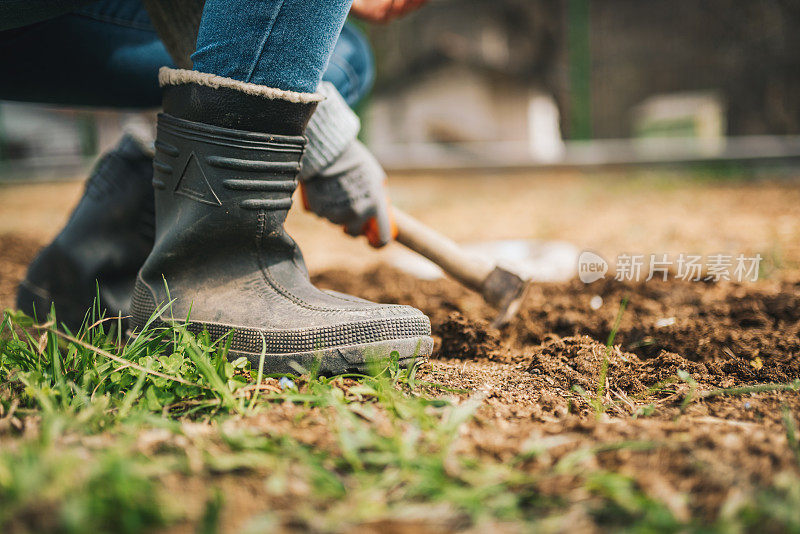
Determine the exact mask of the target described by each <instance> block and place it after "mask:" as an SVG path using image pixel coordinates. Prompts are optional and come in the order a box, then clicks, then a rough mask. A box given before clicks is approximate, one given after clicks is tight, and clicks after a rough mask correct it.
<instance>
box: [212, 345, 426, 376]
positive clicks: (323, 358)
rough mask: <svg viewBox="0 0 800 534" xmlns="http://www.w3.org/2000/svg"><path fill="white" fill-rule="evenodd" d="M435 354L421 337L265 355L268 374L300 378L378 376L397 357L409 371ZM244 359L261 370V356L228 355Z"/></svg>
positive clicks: (241, 353) (252, 367) (265, 369)
mask: <svg viewBox="0 0 800 534" xmlns="http://www.w3.org/2000/svg"><path fill="white" fill-rule="evenodd" d="M432 352H433V338H432V337H430V336H421V337H412V338H406V339H393V340H388V341H378V342H375V343H362V344H359V345H347V346H342V347H334V348H330V349H320V350H317V351H313V352H295V353H288V354H265V355H263V359H264V373H265V374H286V373H291V374H296V375H299V374H305V373H307V372H310V371H313V370H315V369H316V372H317V374H319V375H324V376H332V375H341V374H346V373H365V374H374V373H376V372H380V371H382V370H383V369H384V368H385V367H386V365H387V364H388V363H389V362H391V361H392V360H393V359H395V358H396V359H397V362H398V364H399V365H400V367H404V368H405V367H411V366H412V365H414V364H415V363H422V362H424V361H427V360H428V356H430V355H431V353H432ZM242 356H244V357H245V358H247V360H248V361H249V362H250V367H251V369H258V367H259V364H260V362H261V359H262V355H261V354H254V353H252V352H244V351H234V350H231V351H230V352H228V360H230V361H232V360H236V359H238V358H240V357H242Z"/></svg>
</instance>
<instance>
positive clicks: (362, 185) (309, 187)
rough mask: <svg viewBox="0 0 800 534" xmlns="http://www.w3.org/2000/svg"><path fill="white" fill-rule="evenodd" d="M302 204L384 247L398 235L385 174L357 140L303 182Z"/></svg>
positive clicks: (370, 242) (301, 186)
mask: <svg viewBox="0 0 800 534" xmlns="http://www.w3.org/2000/svg"><path fill="white" fill-rule="evenodd" d="M300 194H301V196H302V200H303V206H304V207H305V208H306V209H307V210H310V211H312V212H314V213H316V214H317V215H319V216H320V217H324V218H326V219H328V220H329V221H331V222H333V223H334V224H340V225H343V226H344V229H345V231H346V232H347V233H348V234H350V235H352V236H357V235H361V234H364V235H366V236H367V240H368V241H369V244H370V245H372V246H373V247H382V246H384V245H386V244H387V243H389V242H390V241H391V240H392V239H393V238H394V237H395V236H396V234H397V231H396V229H395V227H394V223H393V220H392V216H391V208H390V206H389V197H388V195H387V192H386V173H385V172H384V171H383V168H382V167H381V165H380V163H378V161H377V160H376V159H375V157H374V156H373V155H372V154H371V153H370V151H369V150H368V149H367V147H365V146H364V145H363V144H361V142H359V141H358V140H353V142H352V143H350V145H349V146H348V147H347V148H346V149H345V150H344V152H342V154H341V155H340V156H339V157H338V158H337V159H336V160H335V161H334V162H333V163H331V164H330V165H328V166H327V167H325V168H323V169H321V170H320V171H319V172H317V173H316V174H315V175H313V176H311V177H308V178H305V179H303V180H302V181H301V183H300Z"/></svg>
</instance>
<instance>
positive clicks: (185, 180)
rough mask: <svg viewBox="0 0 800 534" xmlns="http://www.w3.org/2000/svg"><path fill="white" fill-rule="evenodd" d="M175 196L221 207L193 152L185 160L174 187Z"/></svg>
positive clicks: (220, 202)
mask: <svg viewBox="0 0 800 534" xmlns="http://www.w3.org/2000/svg"><path fill="white" fill-rule="evenodd" d="M175 194H177V195H183V196H186V197H189V198H191V199H192V200H196V201H197V202H202V203H203V204H210V205H212V206H222V201H221V200H220V199H219V197H218V196H217V194H216V193H215V192H214V189H212V188H211V184H210V183H209V182H208V178H206V173H205V172H203V167H202V166H201V165H200V161H198V158H197V156H195V154H194V152H192V153H191V154H190V155H189V159H188V160H186V165H185V166H184V167H183V172H182V173H181V177H180V179H178V185H176V186H175Z"/></svg>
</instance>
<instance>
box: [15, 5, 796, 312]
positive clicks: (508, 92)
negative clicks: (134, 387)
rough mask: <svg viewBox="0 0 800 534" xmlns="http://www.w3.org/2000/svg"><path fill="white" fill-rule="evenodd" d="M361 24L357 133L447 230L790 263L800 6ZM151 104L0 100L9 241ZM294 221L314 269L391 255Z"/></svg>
mask: <svg viewBox="0 0 800 534" xmlns="http://www.w3.org/2000/svg"><path fill="white" fill-rule="evenodd" d="M357 24H358V27H359V28H361V29H362V30H363V31H364V32H365V33H366V34H367V36H368V37H369V40H370V42H371V43H372V46H373V49H374V56H375V63H376V70H377V74H376V80H375V84H374V88H373V91H372V93H371V95H370V96H369V97H368V98H367V99H366V100H365V101H363V102H362V103H360V104H359V107H358V109H357V112H358V113H359V115H360V116H361V118H362V123H363V131H362V134H361V135H362V138H363V140H364V141H365V142H366V144H367V145H368V146H369V147H370V148H371V149H372V150H373V151H374V152H375V154H376V155H377V157H378V159H379V160H380V161H381V162H382V163H383V164H384V166H385V168H386V169H387V171H388V172H389V174H390V178H391V180H390V184H391V191H392V196H393V199H394V201H395V202H396V203H397V204H398V205H400V206H402V207H404V208H405V209H407V210H408V211H410V212H412V213H413V214H415V215H417V216H418V217H420V218H421V219H422V220H423V221H425V222H427V223H429V224H431V225H434V226H435V227H437V228H439V229H440V230H441V231H443V232H444V233H447V234H448V235H450V236H452V237H454V238H455V239H458V240H461V241H476V240H477V241H479V240H497V239H527V240H540V241H541V242H549V241H553V240H555V241H559V242H565V243H568V244H569V245H570V246H571V247H573V249H571V250H572V251H573V252H574V250H579V249H583V248H590V249H592V250H595V251H599V252H600V253H602V254H605V255H607V256H610V257H614V256H615V255H616V254H618V253H620V252H624V251H628V252H641V253H645V254H648V253H676V254H677V253H682V252H685V253H717V252H730V253H734V254H736V253H760V254H762V255H763V256H764V257H765V258H767V261H765V265H766V270H765V274H766V275H769V273H770V272H779V271H781V270H784V271H785V270H786V269H789V270H790V271H791V270H795V269H796V266H797V265H798V261H799V260H800V245H798V243H800V239H798V238H800V192H799V191H798V187H797V184H798V182H797V177H798V172H797V169H798V167H797V163H798V161H800V159H799V158H800V1H797V0H758V1H748V2H740V1H739V2H737V1H734V0H707V1H703V2H691V1H675V0H649V1H647V2H642V1H640V0H603V1H602V2H600V1H595V2H590V0H468V1H467V0H432V1H431V2H429V3H428V4H427V5H425V6H424V7H423V8H421V9H420V10H419V11H416V12H414V13H412V14H411V15H409V16H407V17H405V18H402V19H400V20H397V21H393V22H392V23H390V24H387V25H373V24H366V23H362V22H357ZM152 117H153V113H152V112H151V113H126V112H120V111H112V110H89V109H62V108H55V107H52V106H38V105H32V104H22V103H16V102H2V103H0V183H2V184H4V185H0V234H3V235H13V236H23V238H24V239H23V241H24V240H28V241H29V242H32V243H34V244H35V246H34V245H30V246H27V245H25V246H22V248H23V249H25V250H28V249H34V250H35V248H36V246H39V245H40V244H42V243H44V242H46V241H47V240H48V239H50V238H51V237H52V236H53V235H54V234H55V233H56V232H57V231H58V230H59V228H60V226H61V225H62V224H63V222H64V221H65V220H66V218H67V216H68V215H69V211H70V210H71V208H72V206H73V205H74V203H75V202H76V201H77V199H78V198H79V196H80V192H81V185H80V184H81V180H83V179H85V177H86V176H87V175H88V170H89V168H90V166H91V164H92V162H93V161H94V160H95V158H96V156H97V155H98V154H99V153H101V152H102V151H103V150H105V149H107V148H109V147H111V146H113V145H114V144H115V143H116V141H117V140H118V139H119V136H120V134H121V131H122V129H123V127H131V125H133V126H134V127H136V126H137V125H138V127H142V126H143V125H145V126H146V125H147V124H149V123H150V121H152ZM290 226H291V227H292V232H293V235H295V236H296V237H297V238H298V241H300V243H301V244H302V245H303V246H304V250H305V251H306V255H307V259H308V263H309V265H310V267H311V268H312V270H314V269H317V270H318V269H323V268H328V267H341V266H346V267H348V268H367V267H369V266H370V265H374V264H375V263H379V262H383V261H388V260H390V259H391V256H390V255H391V254H393V252H392V250H393V249H394V248H396V246H395V247H388V248H389V250H388V251H382V252H380V253H379V254H373V253H371V252H370V251H369V249H368V248H367V247H366V245H364V244H363V242H362V241H354V240H350V239H347V238H345V237H343V236H342V234H341V231H340V230H339V229H338V228H333V227H332V226H330V225H326V224H325V223H323V222H322V221H319V220H317V219H316V218H314V217H313V216H309V215H307V214H303V213H301V210H292V214H291V215H290ZM15 239H16V238H15ZM21 239H22V238H21ZM28 241H26V242H28ZM4 243H5V245H4V246H5V247H6V249H7V250H10V248H9V247H10V246H11V245H10V244H9V243H11V241H8V240H6V241H5V242H4ZM26 247H27V248H26ZM31 254H32V252H20V253H19V254H17V256H19V258H20V260H19V262H18V264H19V265H18V266H17V267H14V269H16V270H15V271H14V272H15V273H17V271H21V270H22V269H23V267H24V263H25V262H26V261H27V259H28V258H29V257H30V256H31ZM19 276H21V272H20V273H17V274H14V275H13V276H11V277H10V278H9V279H13V278H18V277H19ZM5 291H6V293H9V292H10V291H11V289H9V288H7V289H6V290H5ZM2 293H3V290H2V288H0V297H2ZM0 300H2V299H1V298H0Z"/></svg>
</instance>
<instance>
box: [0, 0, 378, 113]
mask: <svg viewBox="0 0 800 534" xmlns="http://www.w3.org/2000/svg"><path fill="white" fill-rule="evenodd" d="M7 1H8V0H0V6H1V5H2V4H3V3H4V2H7ZM226 1H227V0H226ZM240 1H243V0H240ZM251 1H252V0H251ZM215 2H216V3H217V4H219V3H221V2H222V0H215ZM273 3H274V2H266V4H269V5H272V4H273ZM207 9H208V6H207ZM277 15H278V16H277V17H276V20H275V21H273V24H272V26H271V28H272V31H271V32H270V31H264V33H265V35H266V36H269V35H271V34H272V33H274V32H275V31H277V28H278V27H279V26H281V24H283V22H282V19H281V18H280V13H278V14H277ZM206 18H207V16H206V13H204V24H205V19H206ZM284 18H285V17H284ZM218 30H219V28H218ZM262 30H263V28H262ZM202 31H205V32H206V33H205V34H204V35H205V36H204V39H205V40H206V41H205V42H208V40H209V39H211V37H210V36H209V33H208V32H209V29H208V28H206V29H205V30H203V29H202V28H201V32H202ZM282 32H284V33H283V35H284V36H285V35H286V34H285V28H284V30H282ZM284 39H285V37H284ZM267 41H269V39H267ZM326 42H327V41H326ZM235 44H237V45H238V46H246V47H247V48H248V50H249V51H250V52H249V60H247V61H244V60H242V58H243V57H244V56H243V55H242V54H239V55H233V56H231V57H228V56H225V57H221V55H222V54H233V46H234V45H235ZM266 45H269V47H270V48H269V49H267V48H264V47H262V48H260V50H261V51H262V54H261V56H260V57H259V58H258V61H255V60H254V59H253V58H254V56H255V52H254V51H255V49H256V47H255V46H254V45H253V44H252V43H250V44H248V43H246V42H244V41H240V42H238V43H231V42H227V41H226V44H225V47H226V48H225V49H224V50H223V49H219V50H217V52H213V53H212V52H211V51H210V50H206V52H204V53H203V54H201V55H200V57H199V58H195V68H196V69H197V70H203V69H208V70H206V72H212V73H213V74H219V75H221V76H225V75H230V74H231V73H232V72H228V70H225V68H224V65H223V66H222V67H216V66H214V65H213V64H212V63H213V61H217V62H218V63H223V64H224V63H228V64H230V65H231V67H229V68H228V69H230V70H231V71H234V70H236V71H237V72H243V71H244V69H245V68H246V67H249V68H251V69H252V74H253V77H251V79H250V81H254V82H256V83H264V84H265V85H271V84H273V85H271V86H273V87H274V86H278V87H281V88H290V89H291V90H307V88H308V87H311V84H312V83H313V84H314V85H313V87H314V88H315V87H316V81H318V80H317V78H316V77H317V76H318V70H319V68H320V67H319V63H320V62H321V59H320V58H319V55H318V54H317V56H314V57H316V58H317V59H316V62H311V63H313V65H311V66H310V67H304V66H303V65H306V64H307V63H308V60H303V59H302V58H297V57H285V56H283V55H280V53H279V52H280V51H278V52H277V53H276V52H275V51H274V50H272V47H274V46H275V43H274V42H273V41H269V42H266V43H265V46H266ZM204 46H205V45H204ZM198 51H200V49H198ZM214 54H216V55H218V56H220V57H218V58H217V59H216V60H213V57H212V56H214ZM297 55H298V53H295V56H297ZM203 56H205V57H203ZM0 58H1V59H0V73H2V75H0V99H5V100H19V101H26V102H42V103H53V104H61V105H85V106H102V107H123V108H148V107H157V106H159V105H160V103H161V92H160V90H159V87H158V69H159V67H161V66H163V65H172V59H171V58H170V57H169V54H168V53H167V51H166V49H165V48H164V46H163V45H162V44H161V41H160V40H159V38H158V36H157V35H156V33H155V30H154V29H153V27H152V25H151V24H150V19H149V17H148V16H147V13H146V11H145V10H144V8H143V6H142V4H141V2H140V1H139V0H103V1H101V2H96V3H94V4H91V5H90V6H88V7H85V8H83V9H79V10H77V11H75V12H72V13H69V14H67V15H62V16H58V17H56V18H52V19H49V20H45V21H42V22H38V23H35V24H32V25H28V26H25V27H21V28H16V29H12V30H6V31H3V32H0ZM280 58H282V59H281V61H286V62H287V63H288V62H290V61H295V60H296V61H297V62H298V63H297V66H295V65H288V64H287V65H286V66H285V67H283V68H280V69H275V70H276V71H281V72H283V71H287V72H288V71H291V72H290V73H289V74H288V75H287V74H280V76H278V77H273V78H271V77H270V76H268V75H265V74H269V73H264V72H263V71H262V69H264V68H267V65H269V64H277V62H278V59H280ZM198 59H199V60H200V62H199V64H198ZM234 60H236V61H234ZM254 66H255V68H253V67H254ZM323 66H324V65H323ZM237 69H238V70H237ZM215 70H216V72H215ZM304 77H305V81H303V80H302V79H301V78H304ZM373 77H374V64H373V60H372V54H371V52H370V48H369V44H368V43H367V41H366V39H365V38H364V36H363V35H362V34H361V32H359V31H358V30H357V29H355V28H354V27H352V26H351V25H349V24H348V25H345V27H344V29H343V30H342V32H341V35H340V36H339V39H338V40H337V41H336V44H335V47H334V50H333V55H332V56H331V59H330V64H329V66H328V68H327V69H326V70H325V72H324V75H323V79H324V80H326V81H330V82H332V83H333V84H334V85H335V86H336V88H337V89H338V90H339V92H340V93H342V95H343V96H344V97H345V100H347V103H348V104H350V105H353V104H355V103H356V102H357V101H358V100H359V99H361V98H362V97H363V96H364V95H365V94H366V93H367V91H368V90H369V88H370V86H371V85H372V80H373ZM293 78H294V79H301V80H300V81H302V82H303V83H302V84H300V85H286V84H285V83H284V82H285V81H286V80H291V79H293ZM237 79H242V78H241V77H240V78H237ZM242 81H247V80H242ZM281 84H283V86H281ZM311 90H313V89H311Z"/></svg>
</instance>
